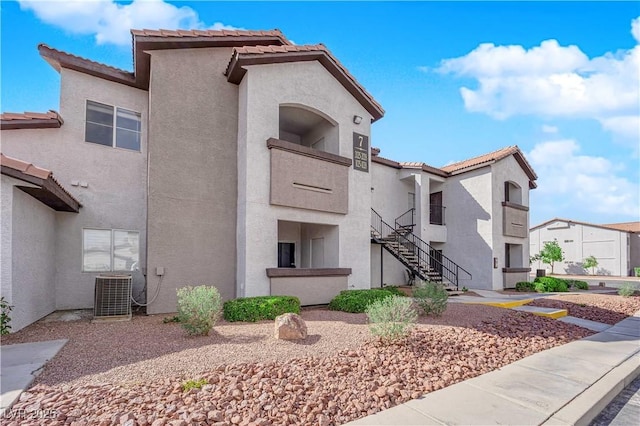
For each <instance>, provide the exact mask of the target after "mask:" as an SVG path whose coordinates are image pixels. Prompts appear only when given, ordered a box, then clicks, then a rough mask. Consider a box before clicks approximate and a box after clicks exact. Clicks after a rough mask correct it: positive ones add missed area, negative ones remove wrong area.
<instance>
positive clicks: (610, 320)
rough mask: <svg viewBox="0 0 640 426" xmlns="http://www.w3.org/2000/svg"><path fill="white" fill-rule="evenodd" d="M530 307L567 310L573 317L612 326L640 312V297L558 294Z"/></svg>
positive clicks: (540, 300)
mask: <svg viewBox="0 0 640 426" xmlns="http://www.w3.org/2000/svg"><path fill="white" fill-rule="evenodd" d="M530 305H532V306H541V307H544V308H555V309H567V310H568V312H569V315H571V316H573V317H577V318H582V319H587V320H591V321H597V322H601V323H604V324H611V325H614V324H616V323H618V322H620V321H622V320H623V319H625V318H627V317H629V316H631V315H633V314H634V313H635V312H637V311H638V310H640V296H632V297H622V296H618V295H615V294H558V295H553V296H549V297H545V298H544V299H535V300H534V301H533V302H532V303H530Z"/></svg>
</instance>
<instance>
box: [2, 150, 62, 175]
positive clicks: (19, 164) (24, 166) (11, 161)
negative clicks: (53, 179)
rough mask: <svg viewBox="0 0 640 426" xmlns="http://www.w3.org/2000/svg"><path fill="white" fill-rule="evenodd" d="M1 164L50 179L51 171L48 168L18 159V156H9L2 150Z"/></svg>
mask: <svg viewBox="0 0 640 426" xmlns="http://www.w3.org/2000/svg"><path fill="white" fill-rule="evenodd" d="M0 165H1V166H3V167H9V168H11V169H14V170H18V171H20V172H22V173H24V174H26V175H29V176H33V177H37V178H38V179H49V176H51V172H50V171H49V170H47V169H42V168H40V167H36V166H34V165H33V164H31V163H27V162H26V161H22V160H18V159H17V158H13V157H7V156H6V155H4V154H3V153H1V152H0Z"/></svg>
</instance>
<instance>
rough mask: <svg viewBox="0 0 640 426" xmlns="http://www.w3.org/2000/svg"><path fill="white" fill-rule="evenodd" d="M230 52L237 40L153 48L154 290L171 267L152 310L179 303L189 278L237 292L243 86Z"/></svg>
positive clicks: (150, 247) (230, 294)
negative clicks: (160, 272)
mask: <svg viewBox="0 0 640 426" xmlns="http://www.w3.org/2000/svg"><path fill="white" fill-rule="evenodd" d="M230 56H231V48H206V49H184V50H169V51H153V52H152V53H151V82H150V87H149V90H150V97H149V112H150V128H149V140H150V144H149V218H148V233H149V236H148V255H149V262H148V267H149V274H148V286H149V290H148V291H149V294H150V295H152V294H154V293H155V291H156V288H157V286H158V284H159V283H160V277H159V276H157V275H156V273H155V272H156V268H158V267H162V268H164V273H165V275H164V277H163V278H162V282H161V288H160V293H159V297H158V299H157V300H156V301H155V302H154V303H153V304H151V306H149V308H148V312H150V313H159V312H172V311H175V310H176V288H179V287H183V286H186V285H202V284H207V285H213V286H216V287H217V288H218V290H219V291H220V293H221V295H222V296H223V298H225V299H229V298H231V297H233V296H235V283H234V281H235V265H236V232H235V229H236V193H237V192H236V191H237V172H236V164H237V163H236V157H237V152H236V149H237V148H236V147H237V144H236V139H237V125H238V118H237V117H238V116H237V114H238V87H237V86H236V85H233V84H231V83H228V82H227V80H226V78H225V77H224V75H223V73H224V71H225V68H226V65H227V63H228V61H229V57H230ZM262 144H263V146H264V141H263V142H262ZM264 149H265V150H266V146H264ZM261 178H262V179H264V177H261ZM274 252H275V249H274Z"/></svg>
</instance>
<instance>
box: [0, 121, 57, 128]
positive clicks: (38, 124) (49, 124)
mask: <svg viewBox="0 0 640 426" xmlns="http://www.w3.org/2000/svg"><path fill="white" fill-rule="evenodd" d="M61 125H62V123H61V122H60V120H55V119H27V120H2V122H0V129H1V130H16V129H58V128H60V126H61Z"/></svg>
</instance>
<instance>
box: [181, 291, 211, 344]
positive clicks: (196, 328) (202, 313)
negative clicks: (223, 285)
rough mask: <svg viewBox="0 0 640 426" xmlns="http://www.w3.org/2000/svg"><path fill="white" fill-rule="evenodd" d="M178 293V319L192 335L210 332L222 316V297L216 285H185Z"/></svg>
mask: <svg viewBox="0 0 640 426" xmlns="http://www.w3.org/2000/svg"><path fill="white" fill-rule="evenodd" d="M177 293H178V315H177V316H178V320H179V322H180V324H181V325H182V326H183V327H184V329H185V330H187V333H188V334H191V335H204V336H206V335H207V334H209V331H210V330H211V329H212V328H213V326H214V325H215V324H216V322H217V321H218V319H219V318H220V311H221V310H222V299H221V298H220V293H219V292H218V289H217V288H215V287H210V286H206V285H201V286H198V287H191V286H188V287H183V288H179V289H178V290H177Z"/></svg>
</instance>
